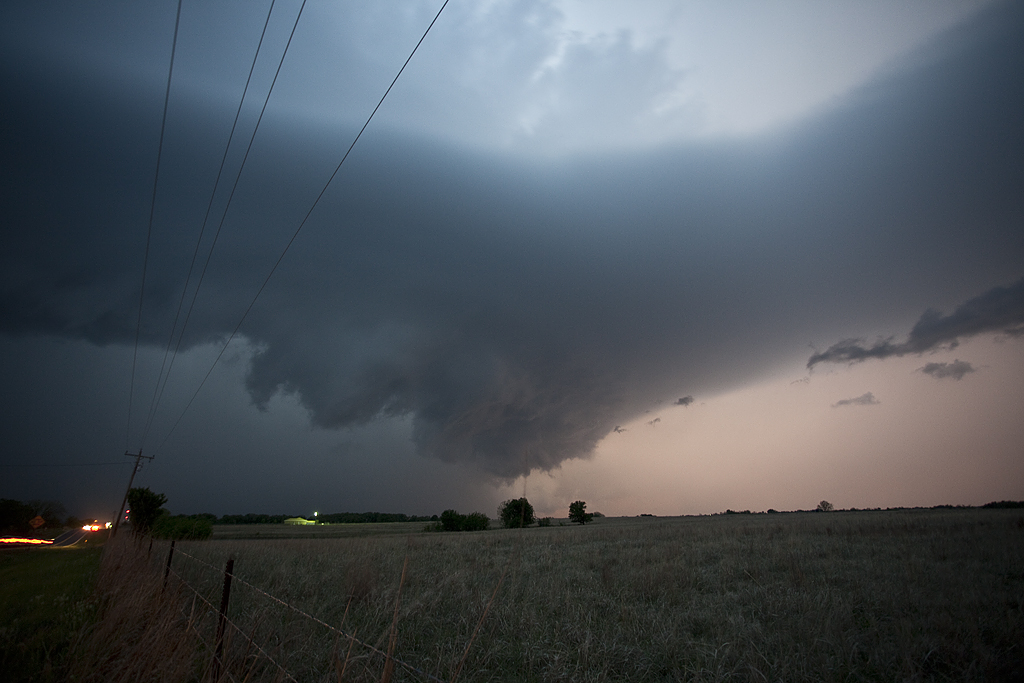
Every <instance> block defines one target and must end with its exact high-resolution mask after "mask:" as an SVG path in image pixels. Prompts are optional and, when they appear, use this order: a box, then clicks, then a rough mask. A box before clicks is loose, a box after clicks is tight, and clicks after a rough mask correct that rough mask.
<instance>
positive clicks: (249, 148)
mask: <svg viewBox="0 0 1024 683" xmlns="http://www.w3.org/2000/svg"><path fill="white" fill-rule="evenodd" d="M305 7H306V0H302V5H301V6H300V7H299V12H298V14H297V15H296V16H295V23H294V24H293V25H292V30H291V33H290V34H289V35H288V43H287V44H286V45H285V47H284V52H282V53H281V60H280V61H279V62H278V63H277V71H275V72H274V80H273V81H272V82H271V84H270V89H269V90H268V91H267V97H266V99H264V100H263V108H262V109H261V110H260V116H259V118H258V119H257V120H256V126H255V127H254V128H253V131H252V135H251V136H250V137H249V144H248V146H247V147H246V149H245V155H244V156H243V157H242V163H241V165H240V166H239V168H238V173H237V174H236V175H235V181H234V184H233V185H232V186H231V192H230V194H229V195H228V201H227V203H226V204H225V206H224V211H223V213H222V214H221V217H220V222H219V223H218V225H217V232H216V233H214V236H213V242H212V243H211V244H210V251H209V253H208V254H207V255H206V262H205V263H204V264H203V270H202V271H201V272H200V274H199V281H198V283H197V284H196V290H195V292H194V293H193V295H192V302H191V304H190V305H189V309H188V312H187V313H186V315H185V322H184V323H182V327H181V334H180V335H179V337H178V345H179V346H180V344H181V337H183V336H184V334H185V327H186V326H187V325H188V321H189V319H190V318H191V317H192V310H193V308H194V306H195V302H196V299H197V298H198V296H199V290H200V288H201V287H202V285H203V280H204V279H205V278H206V271H207V269H208V268H209V266H210V260H211V259H212V258H213V250H214V248H215V247H216V246H217V240H218V239H220V233H221V230H223V228H224V221H225V219H226V218H227V215H228V210H229V209H230V208H231V202H232V200H233V199H234V197H235V190H237V189H238V182H239V180H240V178H241V176H242V171H243V170H244V169H245V163H246V161H248V159H249V152H251V151H252V145H253V141H254V140H255V139H256V133H257V132H258V131H259V128H260V123H262V122H263V115H264V114H265V113H266V111H267V104H268V103H269V102H270V95H271V94H272V93H273V92H274V86H275V85H276V84H277V77H278V76H279V75H280V74H281V67H282V66H283V65H284V59H285V57H286V56H288V48H289V47H291V44H292V38H294V37H295V29H296V28H298V25H299V19H301V18H302V11H303V10H304V9H305ZM218 359H219V357H218ZM204 381H205V380H204ZM189 403H190V404H191V401H189Z"/></svg>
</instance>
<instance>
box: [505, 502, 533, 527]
mask: <svg viewBox="0 0 1024 683" xmlns="http://www.w3.org/2000/svg"><path fill="white" fill-rule="evenodd" d="M498 517H500V518H501V525H502V526H503V527H505V528H506V529H518V528H520V527H524V526H530V525H531V524H533V522H534V516H533V506H532V505H530V501H528V500H526V498H514V499H512V500H506V501H505V502H504V503H502V504H501V505H499V506H498Z"/></svg>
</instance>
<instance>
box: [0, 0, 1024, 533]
mask: <svg viewBox="0 0 1024 683" xmlns="http://www.w3.org/2000/svg"><path fill="white" fill-rule="evenodd" d="M176 6H177V5H176V3H173V2H162V3H159V4H147V5H145V6H140V5H136V4H133V3H110V4H105V5H82V4H80V3H74V2H63V3H61V2H57V3H50V4H46V5H40V4H26V5H22V6H14V5H8V6H5V7H4V8H2V9H0V86H2V87H0V93H2V94H0V112H2V114H0V117H2V121H3V124H4V125H3V130H4V133H3V134H2V135H0V159H2V164H0V169H2V172H3V178H4V182H3V183H2V185H0V187H2V189H0V210H2V212H3V214H2V215H3V216H4V221H3V226H4V227H3V230H4V237H5V244H6V245H7V248H5V250H4V251H3V253H2V254H0V351H2V353H3V357H4V358H5V359H6V360H5V362H4V363H3V365H2V367H0V381H2V382H3V386H4V387H5V390H6V391H5V405H4V410H2V411H0V436H2V437H3V439H2V442H3V445H2V446H0V482H2V483H0V497H4V498H16V499H21V500H27V499H33V498H36V499H38V498H42V499H56V500H60V501H62V502H64V504H65V505H66V506H67V507H68V509H69V511H71V512H72V513H74V514H78V515H80V516H89V517H100V518H102V517H104V516H106V517H109V515H110V513H111V512H112V509H110V508H112V506H116V504H117V502H118V501H119V499H120V495H121V493H120V492H121V491H122V490H123V486H124V484H125V482H126V480H127V474H128V470H127V469H126V468H125V466H123V465H108V464H94V463H109V462H114V461H119V460H126V459H124V457H123V456H122V455H121V454H122V453H124V452H125V450H132V451H135V450H137V449H138V448H143V449H145V452H146V453H149V454H155V455H156V456H157V457H156V459H155V460H154V461H153V462H152V463H150V464H147V466H146V467H145V468H144V470H143V472H142V473H141V474H140V475H139V479H138V482H139V484H140V485H144V486H149V487H151V488H153V489H154V490H157V491H161V492H163V493H165V494H166V495H167V496H168V499H169V501H170V502H169V507H170V508H171V510H172V511H173V512H201V511H210V512H214V513H216V514H226V513H244V512H268V513H294V514H303V513H307V512H310V511H312V510H313V509H318V510H321V511H323V510H328V511H364V510H378V511H395V512H408V513H415V514H431V513H439V512H440V511H441V510H443V509H446V508H457V509H459V510H460V511H464V512H468V511H470V510H481V511H484V512H488V513H490V514H493V513H494V510H495V508H496V506H497V503H498V502H499V501H501V500H503V499H505V498H508V497H510V496H518V495H521V494H522V492H523V491H524V490H525V491H526V493H527V495H528V496H529V497H530V499H531V500H532V501H533V502H534V504H535V506H536V507H537V509H538V511H539V512H541V513H543V514H550V515H559V514H565V513H566V511H567V507H568V504H569V502H571V501H572V500H576V499H577V498H581V499H584V500H586V501H587V502H588V508H589V509H590V510H599V511H602V512H604V513H605V514H613V515H632V514H639V513H641V512H650V513H655V514H665V515H668V514H689V513H708V512H718V511H722V510H724V509H726V508H732V509H752V510H763V509H768V508H775V509H780V510H781V509H797V508H813V507H814V506H815V505H816V504H817V502H818V501H819V500H821V499H827V500H829V501H831V502H832V503H833V504H835V505H836V506H837V507H876V506H880V507H887V506H901V505H936V504H982V503H985V502H988V501H990V500H997V499H1021V498H1024V427H1022V426H1021V423H1022V422H1024V421H1022V420H1020V414H1021V406H1022V405H1024V388H1022V387H1024V381H1022V380H1024V341H1022V338H1021V337H1022V332H1024V279H1022V278H1024V267H1022V266H1021V264H1022V263H1024V165H1022V163H1021V159H1024V130H1022V127H1021V126H1020V121H1021V120H1022V119H1024V85H1022V81H1024V79H1021V78H1020V77H1019V75H1020V73H1022V72H1024V10H1022V8H1021V6H1020V5H1019V4H1018V3H1011V2H995V1H986V0H971V1H967V0H964V1H953V0H944V1H942V2H935V1H928V2H926V1H924V0H915V1H909V0H908V1H906V2H899V3H892V2H874V1H868V0H847V1H845V2H834V3H825V4H823V3H817V2H803V1H800V2H797V1H790V2H780V3H757V2H726V3H699V2H666V1H659V0H647V1H644V2H635V3H629V5H628V9H627V6H626V5H624V4H622V3H615V2H579V1H576V0H563V1H561V2H558V1H555V0H550V1H549V0H490V1H489V2H482V3H461V2H456V1H455V0H453V1H452V2H451V3H450V4H449V5H448V6H447V7H446V9H445V10H444V12H443V13H442V14H441V16H440V18H439V19H438V21H437V23H436V25H435V26H434V28H433V29H432V30H431V33H430V34H429V35H428V36H427V38H426V39H425V40H424V42H423V44H422V47H421V48H420V50H419V52H418V53H417V54H416V55H415V57H414V58H413V59H412V61H411V62H410V63H409V66H408V68H407V69H406V71H405V72H404V73H403V75H402V77H401V79H400V80H399V81H398V83H397V85H396V86H395V88H394V89H393V91H392V92H391V94H390V95H389V96H388V99H387V100H386V101H385V102H384V104H383V106H382V107H381V108H380V111H379V113H378V114H377V115H376V117H375V118H374V119H373V121H372V122H371V123H370V125H369V127H368V128H367V130H366V133H365V134H364V135H363V137H362V138H361V139H360V141H359V143H358V144H357V145H356V147H355V149H354V150H353V152H352V155H351V156H350V157H349V159H348V160H347V161H346V163H345V165H344V166H343V168H342V170H341V172H340V173H339V174H338V176H337V178H336V179H335V181H334V182H333V183H332V184H331V185H330V187H329V188H328V189H327V192H326V193H325V194H324V199H323V201H322V202H321V203H320V204H319V205H318V206H317V207H316V209H315V210H314V212H313V213H312V214H311V217H310V220H309V222H308V224H306V225H305V227H304V228H303V231H302V232H301V233H300V235H299V237H298V239H297V240H296V242H295V244H294V247H293V248H292V249H291V250H290V251H289V252H288V254H287V255H286V257H285V259H284V260H283V261H282V262H281V267H280V269H279V270H278V271H276V272H275V273H274V276H273V278H272V279H271V280H270V283H269V285H268V287H267V289H266V290H265V292H264V293H263V294H262V295H261V296H260V298H259V300H258V301H257V303H256V305H255V306H254V307H253V309H252V313H251V314H250V315H249V317H247V318H246V320H245V322H244V323H243V325H242V327H241V329H240V333H239V336H238V337H236V338H235V340H234V341H233V342H232V343H231V345H230V346H229V348H228V351H227V353H226V354H225V356H224V358H223V360H222V361H221V362H219V363H218V364H217V365H216V367H215V368H214V370H213V372H212V373H211V374H210V379H209V381H208V382H207V384H206V385H205V386H204V387H203V389H202V391H201V392H200V393H199V394H198V395H197V397H196V399H195V402H194V403H193V404H192V405H191V407H190V408H189V409H188V411H187V412H185V413H184V414H183V413H182V411H183V410H184V409H185V406H186V405H188V402H189V399H190V397H191V396H192V394H193V392H194V391H195V389H196V387H197V386H198V385H199V382H200V381H201V380H202V378H203V377H204V375H205V374H206V372H207V370H208V369H209V368H210V367H211V364H212V363H213V362H214V359H215V358H216V357H217V354H218V352H219V349H220V345H222V344H223V342H224V340H226V339H227V337H228V335H229V334H230V333H231V331H232V330H233V329H234V328H235V325H236V324H237V323H238V321H239V319H240V317H241V315H242V312H243V311H244V310H245V309H246V306H247V305H248V303H249V302H250V301H251V300H252V297H253V296H254V295H255V293H256V291H257V289H258V288H259V286H260V283H262V281H263V279H264V278H265V277H266V275H267V273H268V272H269V271H270V268H271V266H272V265H273V263H274V262H275V260H276V259H277V257H278V256H279V255H280V253H281V250H282V249H283V248H284V245H285V244H286V243H287V241H288V239H289V237H290V236H291V235H292V233H293V232H294V230H295V229H296V228H297V227H298V225H299V224H300V221H301V220H302V217H303V216H304V215H305V213H306V212H307V211H308V210H309V208H310V206H312V203H313V201H314V199H315V198H316V196H317V193H318V192H319V191H320V189H321V188H322V187H323V185H324V183H325V182H326V181H327V179H328V177H329V176H330V174H331V172H332V170H333V169H334V168H335V166H336V164H337V163H338V161H339V160H340V159H341V155H342V154H343V153H344V151H345V149H347V147H348V144H349V143H350V142H351V140H352V138H353V136H354V135H355V133H356V132H357V131H358V129H359V127H360V126H361V125H362V123H363V121H364V120H365V118H366V116H367V115H368V114H369V112H370V111H372V109H373V107H374V106H375V105H376V103H377V101H378V99H379V98H380V96H381V95H382V94H383V92H384V90H385V89H386V88H387V85H388V84H389V83H390V82H391V79H392V78H394V75H395V73H396V72H397V70H398V68H399V67H400V66H401V64H402V62H403V61H404V60H405V58H406V57H407V56H408V54H409V51H410V50H411V49H412V47H413V46H414V45H415V44H416V41H417V40H418V39H419V37H420V35H422V32H423V31H424V29H425V28H426V27H427V25H428V24H429V23H430V21H431V19H432V18H433V16H434V14H435V13H436V12H437V9H438V7H439V6H440V5H439V3H438V4H436V5H434V4H431V3H427V2H421V1H419V0H416V1H413V0H407V1H405V2H400V3H391V4H379V3H371V2H353V3H345V4H342V5H339V4H334V3H317V2H310V3H308V4H306V5H305V8H304V9H303V14H302V17H301V18H300V19H299V21H298V24H297V25H296V29H295V34H294V38H293V39H292V43H291V46H290V47H289V51H288V55H287V57H286V58H285V60H284V62H283V66H282V67H281V71H280V75H279V76H278V79H277V81H276V85H275V86H274V90H273V93H272V95H271V97H270V99H269V102H268V105H267V109H266V114H265V115H264V117H263V119H262V121H261V123H260V127H259V130H258V132H257V133H256V135H255V137H254V138H253V143H252V147H251V151H250V153H249V155H248V156H247V157H246V156H245V150H246V145H247V144H248V141H249V136H250V135H252V133H253V130H254V127H255V125H256V122H257V120H258V119H259V117H260V109H261V107H262V105H263V101H264V100H263V98H265V97H266V96H267V93H268V89H269V88H270V85H271V82H272V81H273V78H274V73H275V70H276V68H277V64H278V60H279V59H280V58H281V55H282V51H283V50H284V47H285V44H286V43H287V41H288V36H289V33H290V31H291V30H292V26H293V23H294V22H295V19H296V16H297V13H298V11H299V7H300V3H299V2H296V1H294V0H281V1H280V2H277V3H275V4H274V9H273V13H272V14H271V15H270V19H269V22H268V24H267V26H268V29H267V34H266V38H265V39H264V42H263V45H262V48H261V53H260V57H259V60H258V61H257V62H256V67H255V69H254V71H253V78H252V82H251V84H250V86H249V91H248V94H247V97H246V100H245V103H244V106H243V107H242V109H241V114H240V117H239V120H238V126H237V130H236V133H235V138H234V140H233V142H232V144H231V147H230V149H229V151H228V154H227V156H226V157H225V163H224V169H225V176H224V177H223V178H222V179H221V181H220V184H219V186H218V190H217V194H216V195H215V196H214V197H213V199H212V200H211V192H212V190H213V187H214V182H215V179H216V178H217V170H218V166H219V165H220V163H221V156H222V154H223V153H224V146H225V144H226V143H227V140H228V134H229V131H230V130H231V127H232V119H233V117H234V115H235V109H236V108H237V107H238V103H239V98H240V97H241V95H242V90H243V87H244V85H245V82H246V77H247V74H248V72H249V68H250V65H251V63H252V59H253V55H254V52H255V50H256V46H257V43H258V42H259V40H260V33H261V30H262V28H263V24H264V21H265V20H266V19H267V10H268V9H269V8H270V3H269V2H267V3H264V4H261V5H260V6H257V5H255V4H253V3H250V2H229V3H220V4H218V5H216V6H210V5H206V4H203V3H197V2H194V1H193V0H186V1H184V2H183V3H182V12H181V25H180V31H179V38H178V43H177V48H176V57H175V64H174V76H173V79H172V82H171V89H170V99H169V107H168V110H167V128H166V133H165V136H164V147H163V152H162V156H161V159H162V162H161V163H162V166H161V171H160V178H159V182H158V184H157V194H156V202H155V204H154V205H153V209H154V213H153V216H154V222H153V233H152V244H151V246H150V251H149V254H150V256H149V262H148V266H147V280H146V289H145V297H144V300H143V304H144V305H143V307H142V326H141V330H140V346H139V356H138V366H137V371H136V373H135V379H134V382H133V381H132V379H131V374H132V357H133V355H134V350H135V338H136V314H137V311H138V308H137V307H138V302H139V291H140V290H139V288H140V285H141V274H142V267H143V258H144V254H145V249H146V240H147V237H146V235H147V221H148V220H149V215H150V209H151V204H150V200H151V196H152V191H153V181H154V170H155V164H156V157H157V149H158V141H159V136H160V122H161V116H162V113H163V109H162V105H163V96H164V89H165V87H166V85H167V83H166V78H167V68H168V64H169V61H168V60H169V58H170V49H171V37H172V34H173V29H174V19H175V9H176ZM243 157H245V158H246V162H245V167H244V170H243V171H242V173H241V175H240V176H239V180H238V186H237V191H236V192H235V193H234V194H233V195H232V198H231V200H230V205H229V204H228V196H229V194H230V193H231V187H232V184H233V183H234V181H235V174H236V173H237V172H238V170H239V168H240V166H241V164H242V159H243ZM208 205H209V206H210V207H211V211H210V215H211V219H210V221H209V223H208V224H207V226H206V228H205V230H204V231H203V232H202V238H201V240H199V235H200V228H201V226H202V225H203V218H204V215H205V213H206V211H207V206H208ZM225 207H229V208H225ZM222 216H223V219H222V218H221V217H222ZM221 223H222V224H223V229H222V230H220V229H218V226H220V225H221ZM215 233H216V234H218V235H219V236H218V238H217V241H216V247H215V249H213V251H212V252H210V249H211V246H212V245H213V242H214V234H215ZM197 240H199V250H198V254H199V261H198V263H199V267H200V268H201V267H202V264H203V263H204V261H205V259H206V255H207V254H208V253H212V256H210V261H209V263H210V265H209V270H208V271H207V275H206V276H205V277H204V279H203V284H202V289H201V290H200V293H199V295H198V297H197V298H196V307H195V309H194V311H193V312H192V314H191V316H190V317H189V322H188V328H187V330H186V332H185V334H184V336H183V338H182V342H181V351H180V352H179V353H178V355H177V356H175V360H174V365H173V369H172V372H171V373H170V376H169V377H170V379H169V380H168V382H167V388H166V392H164V393H163V394H162V395H161V394H160V392H159V390H157V386H158V384H157V382H158V374H159V372H160V368H161V365H162V364H163V362H164V358H165V355H164V354H165V352H164V350H165V348H166V347H167V344H168V339H169V338H172V327H174V326H175V322H174V321H175V319H176V311H177V309H178V305H179V301H180V300H184V301H185V306H186V307H187V305H188V302H189V301H190V300H191V295H192V293H193V291H194V289H195V286H196V276H197V273H198V271H197V273H195V274H193V275H192V278H191V279H190V280H189V281H188V284H187V285H186V274H187V273H188V270H189V262H190V259H191V258H192V254H193V251H194V250H195V249H196V243H197ZM183 288H184V289H183ZM183 291H184V292H185V293H186V295H187V296H185V297H184V299H182V297H183V295H182V292H183ZM183 319H184V311H183V312H182V315H181V316H178V321H177V325H176V327H175V329H176V330H180V329H181V320H183ZM172 348H173V347H172ZM164 367H166V365H164ZM129 395H131V396H132V397H133V401H132V408H131V410H132V413H131V414H132V417H131V421H130V422H128V401H129ZM157 396H159V401H156V400H155V397H157ZM688 396H692V397H693V402H692V403H689V404H688V405H675V402H677V401H678V400H679V399H681V398H684V397H688ZM151 410H152V413H153V420H152V425H151V428H148V429H147V427H146V424H147V415H148V414H149V413H150V411H151ZM182 415H183V417H181V421H180V423H177V426H174V425H175V424H176V420H178V418H179V416H182ZM126 422H127V424H126ZM126 434H127V439H126Z"/></svg>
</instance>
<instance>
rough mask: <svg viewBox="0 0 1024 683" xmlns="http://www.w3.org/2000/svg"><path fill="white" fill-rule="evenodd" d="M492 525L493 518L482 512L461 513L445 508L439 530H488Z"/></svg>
mask: <svg viewBox="0 0 1024 683" xmlns="http://www.w3.org/2000/svg"><path fill="white" fill-rule="evenodd" d="M490 527H491V520H490V519H489V518H488V517H487V515H485V514H484V513H482V512H471V513H469V514H468V515H460V514H459V513H458V511H457V510H445V511H444V512H442V513H441V520H440V521H439V522H438V530H439V531H487V529H489V528H490ZM428 529H429V527H428Z"/></svg>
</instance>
